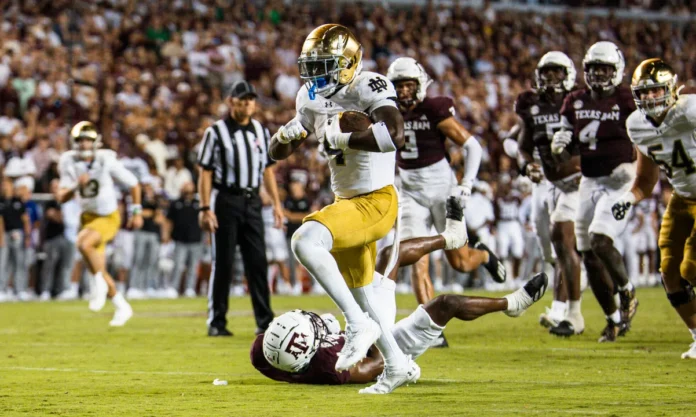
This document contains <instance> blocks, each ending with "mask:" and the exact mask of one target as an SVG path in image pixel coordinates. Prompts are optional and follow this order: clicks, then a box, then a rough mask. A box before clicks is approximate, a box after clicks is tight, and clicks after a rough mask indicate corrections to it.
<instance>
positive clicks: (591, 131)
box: [578, 120, 601, 151]
mask: <svg viewBox="0 0 696 417" xmlns="http://www.w3.org/2000/svg"><path fill="white" fill-rule="evenodd" d="M600 123H601V122H600V121H599V120H593V121H591V122H590V123H588V124H587V125H586V126H585V127H583V128H582V130H581V131H580V133H579V134H578V139H580V142H582V143H587V144H588V145H587V146H588V148H589V149H590V150H591V151H594V150H596V149H597V131H598V130H599V124H600Z"/></svg>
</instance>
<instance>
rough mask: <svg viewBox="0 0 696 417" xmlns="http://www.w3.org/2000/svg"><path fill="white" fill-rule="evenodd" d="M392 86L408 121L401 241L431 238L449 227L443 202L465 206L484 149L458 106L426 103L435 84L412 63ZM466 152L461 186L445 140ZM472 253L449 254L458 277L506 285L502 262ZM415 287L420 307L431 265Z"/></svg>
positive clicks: (424, 266)
mask: <svg viewBox="0 0 696 417" xmlns="http://www.w3.org/2000/svg"><path fill="white" fill-rule="evenodd" d="M387 78H389V80H390V81H391V82H392V83H394V87H395V88H396V93H397V102H398V105H399V110H400V111H401V114H402V115H403V117H404V137H405V138H406V144H405V146H404V147H403V148H402V149H400V150H398V152H397V156H396V160H397V165H398V166H399V175H400V177H401V180H402V193H401V204H402V208H403V217H402V218H403V223H402V227H401V232H400V233H402V235H401V236H400V238H401V239H409V238H413V237H421V236H430V235H431V234H432V233H431V228H432V227H433V226H434V227H435V230H436V231H437V233H441V232H442V231H443V230H444V227H445V201H446V200H447V197H449V196H450V195H458V196H460V198H461V199H462V202H463V205H466V199H467V198H468V197H469V196H470V195H471V187H472V184H473V181H474V179H475V178H476V174H477V173H478V169H479V165H480V163H481V155H482V149H481V145H480V144H479V143H478V140H476V138H475V137H473V136H472V135H471V134H470V133H469V132H467V130H466V129H465V128H464V127H463V126H462V125H461V124H460V123H459V122H457V120H456V119H455V118H454V102H453V101H452V99H451V98H449V97H426V89H427V87H428V84H430V82H431V80H430V79H429V77H428V75H427V74H426V72H425V70H424V69H423V67H422V66H421V65H420V64H419V63H418V62H416V60H415V59H413V58H399V59H397V60H395V61H394V62H393V63H392V64H391V65H390V66H389V70H388V71H387ZM447 138H449V139H450V140H452V141H453V142H454V143H456V144H457V145H459V146H462V147H463V150H464V155H465V162H464V169H465V172H464V178H463V179H462V181H461V183H460V184H459V185H457V183H456V180H455V177H454V173H453V171H452V169H451V168H450V166H449V163H448V161H447V158H446V151H445V139H447ZM477 248H480V249H473V248H470V247H468V246H464V247H462V248H460V249H457V250H449V251H446V252H445V254H446V256H447V260H448V261H449V263H450V265H452V267H453V268H454V269H456V270H458V271H460V272H469V271H473V270H475V269H476V268H478V267H479V266H480V265H484V266H485V267H486V268H487V269H488V271H489V272H490V273H491V275H492V276H493V279H494V280H496V281H498V282H503V281H505V277H506V272H505V267H504V266H503V264H502V262H499V261H498V259H497V257H496V256H495V255H494V254H493V253H492V252H491V251H490V250H489V249H488V248H487V247H486V246H485V245H483V244H480V245H478V246H477ZM412 284H413V288H414V291H415V293H416V298H417V299H418V302H419V303H421V304H424V303H426V302H427V301H429V300H430V299H432V298H433V286H432V283H431V281H430V277H429V276H428V259H427V257H426V258H424V259H423V260H422V261H420V262H418V263H417V264H416V266H415V267H414V268H413V279H412Z"/></svg>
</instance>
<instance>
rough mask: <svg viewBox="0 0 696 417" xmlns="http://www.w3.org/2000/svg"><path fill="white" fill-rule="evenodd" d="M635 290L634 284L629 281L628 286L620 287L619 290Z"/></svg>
mask: <svg viewBox="0 0 696 417" xmlns="http://www.w3.org/2000/svg"><path fill="white" fill-rule="evenodd" d="M632 289H633V284H631V282H630V281H629V282H628V284H626V285H624V286H623V287H619V290H621V291H626V290H632Z"/></svg>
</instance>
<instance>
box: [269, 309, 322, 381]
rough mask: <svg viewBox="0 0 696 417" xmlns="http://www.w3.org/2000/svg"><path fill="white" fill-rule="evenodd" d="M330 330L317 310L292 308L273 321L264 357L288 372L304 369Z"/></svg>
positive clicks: (276, 366)
mask: <svg viewBox="0 0 696 417" xmlns="http://www.w3.org/2000/svg"><path fill="white" fill-rule="evenodd" d="M327 334H328V330H327V328H326V324H325V323H324V321H323V320H322V319H321V318H320V317H319V316H318V315H316V314H315V313H311V312H308V311H304V310H293V311H288V312H287V313H285V314H282V315H280V316H278V317H276V318H275V319H273V321H272V322H271V324H270V325H269V326H268V329H267V330H266V332H265V333H264V335H263V356H264V357H265V358H266V360H267V361H268V363H270V364H271V365H272V366H273V367H274V368H277V369H280V370H281V371H285V372H300V371H302V370H303V369H305V368H306V367H307V366H308V365H309V362H310V361H311V360H312V358H313V357H314V354H315V353H316V352H317V349H319V345H320V344H321V341H322V340H324V338H325V337H326V335H327Z"/></svg>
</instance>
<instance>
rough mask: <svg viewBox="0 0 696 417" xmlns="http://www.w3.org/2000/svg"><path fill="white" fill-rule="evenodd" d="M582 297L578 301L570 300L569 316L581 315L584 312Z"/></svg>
mask: <svg viewBox="0 0 696 417" xmlns="http://www.w3.org/2000/svg"><path fill="white" fill-rule="evenodd" d="M581 300H582V299H580V300H578V301H568V315H569V316H581V315H582V313H581V312H580V304H581V303H582V301H581Z"/></svg>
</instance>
